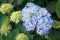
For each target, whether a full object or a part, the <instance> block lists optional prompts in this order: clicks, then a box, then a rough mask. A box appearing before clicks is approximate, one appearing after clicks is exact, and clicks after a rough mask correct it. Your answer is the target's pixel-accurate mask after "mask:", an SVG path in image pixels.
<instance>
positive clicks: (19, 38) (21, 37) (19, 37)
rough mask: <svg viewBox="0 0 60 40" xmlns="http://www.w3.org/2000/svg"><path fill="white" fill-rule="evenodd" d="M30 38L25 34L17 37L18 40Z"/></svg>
mask: <svg viewBox="0 0 60 40" xmlns="http://www.w3.org/2000/svg"><path fill="white" fill-rule="evenodd" d="M28 39H29V38H28V36H27V35H26V34H24V33H20V34H18V35H17V36H16V40H28Z"/></svg>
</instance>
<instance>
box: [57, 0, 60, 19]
mask: <svg viewBox="0 0 60 40" xmlns="http://www.w3.org/2000/svg"><path fill="white" fill-rule="evenodd" d="M56 14H57V16H58V17H59V18H60V0H58V2H57V4H56Z"/></svg>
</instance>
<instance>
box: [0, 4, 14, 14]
mask: <svg viewBox="0 0 60 40" xmlns="http://www.w3.org/2000/svg"><path fill="white" fill-rule="evenodd" d="M12 9H13V5H11V4H9V3H5V4H2V5H1V7H0V11H1V12H2V14H6V13H8V12H10V11H11V10H12Z"/></svg>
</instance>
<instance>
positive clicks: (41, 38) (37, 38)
mask: <svg viewBox="0 0 60 40" xmlns="http://www.w3.org/2000/svg"><path fill="white" fill-rule="evenodd" d="M34 40H46V39H45V38H44V36H40V35H36V34H35V36H34Z"/></svg>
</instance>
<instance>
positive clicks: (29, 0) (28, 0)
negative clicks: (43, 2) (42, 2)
mask: <svg viewBox="0 0 60 40" xmlns="http://www.w3.org/2000/svg"><path fill="white" fill-rule="evenodd" d="M33 1H35V0H27V3H28V2H33Z"/></svg>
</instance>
